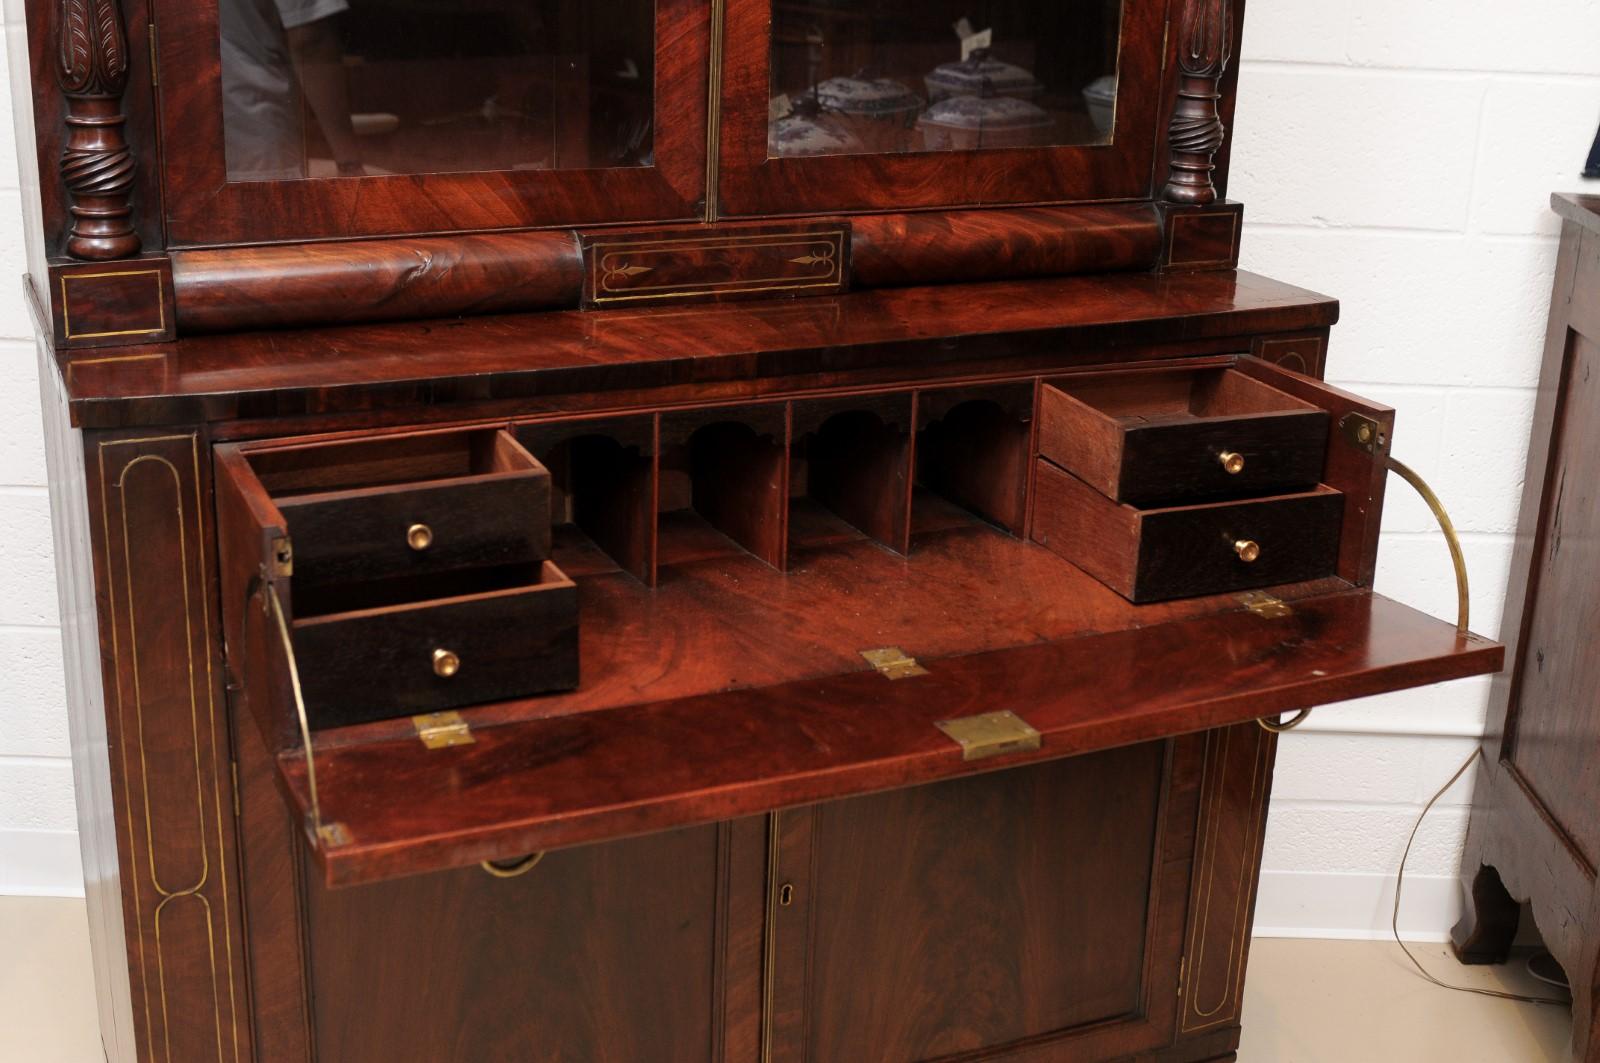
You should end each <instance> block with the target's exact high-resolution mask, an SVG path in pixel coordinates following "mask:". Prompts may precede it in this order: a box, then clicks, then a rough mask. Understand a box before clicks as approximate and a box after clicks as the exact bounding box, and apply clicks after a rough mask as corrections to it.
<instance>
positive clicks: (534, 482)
mask: <svg viewBox="0 0 1600 1063" xmlns="http://www.w3.org/2000/svg"><path fill="white" fill-rule="evenodd" d="M248 465H249V471H250V473H252V474H253V475H254V476H255V478H256V479H257V480H258V481H259V482H260V486H261V488H262V489H263V490H264V491H265V493H266V494H267V496H268V497H269V498H270V499H271V501H272V502H273V504H275V505H276V506H277V508H278V511H279V512H280V513H281V514H282V515H283V519H284V521H285V522H286V524H287V526H288V532H289V536H290V539H291V541H292V543H293V549H294V573H295V586H296V588H297V589H299V590H305V589H307V588H309V587H313V586H323V585H328V584H353V583H363V582H367V581H371V580H383V579H392V578H401V577H407V576H415V575H426V574H430V573H439V572H449V571H453V570H458V569H464V568H475V567H483V566H498V565H517V564H531V563H534V562H538V561H543V560H544V559H546V558H548V557H549V556H550V474H549V473H548V472H547V471H546V470H545V467H544V466H543V465H541V464H540V463H539V462H538V461H537V460H535V459H534V457H533V456H532V455H531V454H529V453H528V452H527V451H526V450H524V449H523V448H522V446H521V444H519V443H518V442H517V441H516V439H515V438H513V437H512V435H511V433H510V432H507V431H503V430H500V429H494V428H481V429H470V430H467V431H460V430H457V431H449V432H419V433H409V434H405V435H393V436H379V437H376V438H368V439H360V440H338V441H332V442H319V443H306V444H301V445H292V446H286V447H274V448H270V449H262V450H256V451H251V452H249V454H248Z"/></svg>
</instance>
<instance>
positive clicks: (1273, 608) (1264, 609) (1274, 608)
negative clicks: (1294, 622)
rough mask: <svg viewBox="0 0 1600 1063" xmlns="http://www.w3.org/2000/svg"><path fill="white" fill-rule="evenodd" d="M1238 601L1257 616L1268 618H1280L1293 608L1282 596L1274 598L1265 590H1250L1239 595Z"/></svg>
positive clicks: (1291, 611)
mask: <svg viewBox="0 0 1600 1063" xmlns="http://www.w3.org/2000/svg"><path fill="white" fill-rule="evenodd" d="M1239 601H1241V602H1243V603H1244V607H1245V608H1246V609H1248V610H1250V611H1251V612H1252V613H1254V614H1256V615H1257V616H1264V617H1266V618H1267V619H1268V620H1282V619H1283V618H1284V617H1286V616H1288V615H1290V614H1291V613H1293V612H1294V610H1293V609H1292V608H1291V607H1290V606H1289V603H1288V602H1285V601H1284V600H1283V599H1282V598H1274V597H1273V596H1272V595H1270V594H1268V593H1267V592H1266V591H1251V592H1250V593H1249V594H1241V595H1239Z"/></svg>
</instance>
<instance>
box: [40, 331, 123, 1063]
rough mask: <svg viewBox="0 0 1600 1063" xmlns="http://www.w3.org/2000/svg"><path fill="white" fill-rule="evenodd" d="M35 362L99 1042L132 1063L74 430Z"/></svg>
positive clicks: (101, 687) (85, 513)
mask: <svg viewBox="0 0 1600 1063" xmlns="http://www.w3.org/2000/svg"><path fill="white" fill-rule="evenodd" d="M38 357H39V380H40V388H41V391H42V393H43V398H44V427H45V463H46V466H47V468H48V469H49V472H50V517H51V521H50V523H51V530H52V531H53V533H54V538H53V540H52V545H53V547H54V551H55V559H56V587H57V594H58V595H59V598H60V603H61V634H62V643H63V651H64V656H65V663H66V688H67V725H68V729H69V733H70V735H71V738H72V781H73V789H74V794H75V797H76V799H77V808H78V839H79V849H80V851H81V852H82V854H83V879H84V899H85V900H86V901H87V904H88V909H89V928H90V933H89V945H90V948H91V950H92V954H93V960H94V983H95V998H96V1002H97V1004H98V1011H99V1017H100V1039H101V1043H102V1045H103V1046H104V1047H105V1051H106V1057H107V1059H108V1060H110V1061H111V1063H134V1061H135V1060H136V1059H137V1052H138V1048H137V1044H138V1041H137V1038H136V1035H135V1028H134V1015H133V997H132V987H131V985H130V980H129V971H130V968H129V956H130V942H129V941H128V940H127V938H126V937H125V936H124V934H125V928H126V927H131V926H132V925H133V923H132V922H131V921H128V920H127V919H126V914H125V912H124V909H123V901H122V887H123V873H122V864H121V861H120V860H119V858H118V852H117V845H118V841H119V835H120V828H119V826H118V823H119V820H118V817H117V811H116V809H117V805H116V802H117V798H118V788H117V786H116V784H115V782H114V781H113V777H112V776H113V771H112V761H111V738H110V734H109V729H108V720H107V715H106V690H107V686H108V684H107V680H106V677H105V676H104V674H103V672H102V670H101V660H100V631H99V628H98V626H97V614H96V605H95V572H94V557H93V548H92V545H91V544H92V542H93V526H92V524H91V514H90V500H89V496H88V494H87V490H88V487H87V479H86V477H87V470H86V469H85V466H84V449H83V433H82V432H79V431H76V430H74V429H73V428H72V425H71V422H70V421H69V419H68V414H67V403H66V394H65V392H64V389H63V388H62V381H61V377H60V374H59V371H58V369H57V366H56V362H55V358H54V357H53V356H52V353H51V351H50V347H49V345H48V344H46V343H44V342H43V341H42V340H41V341H40V343H39V348H38ZM138 947H139V944H138V942H132V943H131V949H132V950H137V949H138Z"/></svg>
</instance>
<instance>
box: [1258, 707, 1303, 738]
mask: <svg viewBox="0 0 1600 1063" xmlns="http://www.w3.org/2000/svg"><path fill="white" fill-rule="evenodd" d="M1310 715H1311V710H1310V709H1301V710H1300V711H1299V712H1297V713H1295V714H1294V715H1293V716H1291V717H1289V719H1288V720H1287V721H1284V722H1281V723H1280V722H1279V721H1277V720H1269V719H1267V718H1266V717H1265V716H1263V717H1260V718H1258V719H1257V720H1256V723H1259V724H1260V725H1261V729H1262V730H1263V731H1271V732H1272V733H1273V734H1275V735H1281V734H1283V733H1284V732H1285V731H1292V730H1294V729H1295V728H1296V727H1299V726H1300V725H1301V724H1303V723H1305V722H1306V719H1307V718H1308V717H1310Z"/></svg>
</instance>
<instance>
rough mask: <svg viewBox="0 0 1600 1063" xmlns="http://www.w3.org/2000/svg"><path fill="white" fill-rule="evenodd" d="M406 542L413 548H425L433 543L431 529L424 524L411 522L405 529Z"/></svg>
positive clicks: (419, 549)
mask: <svg viewBox="0 0 1600 1063" xmlns="http://www.w3.org/2000/svg"><path fill="white" fill-rule="evenodd" d="M406 544H407V545H408V546H410V547H411V549H413V550H418V551H421V550H426V549H427V548H428V547H430V546H432V545H433V529H432V528H430V527H428V526H427V525H426V524H413V525H412V526H411V527H409V528H407V529H406Z"/></svg>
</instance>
